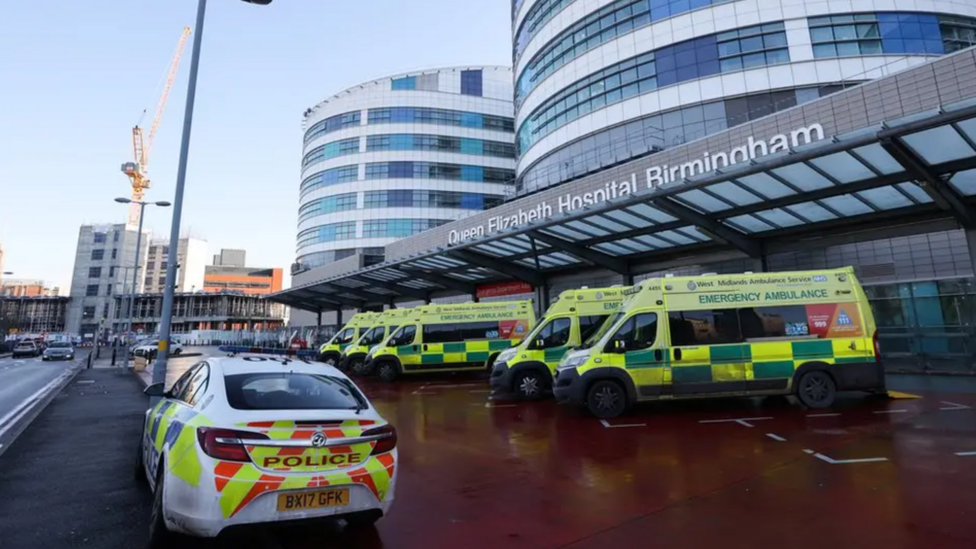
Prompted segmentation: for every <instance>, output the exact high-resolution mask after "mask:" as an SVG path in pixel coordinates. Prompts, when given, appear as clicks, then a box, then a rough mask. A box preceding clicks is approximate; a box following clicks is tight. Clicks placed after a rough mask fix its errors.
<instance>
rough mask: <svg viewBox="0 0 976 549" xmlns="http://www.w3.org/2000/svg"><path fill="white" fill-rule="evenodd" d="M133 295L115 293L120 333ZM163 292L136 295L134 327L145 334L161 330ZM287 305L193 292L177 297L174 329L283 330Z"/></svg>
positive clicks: (235, 294)
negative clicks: (130, 296) (130, 297)
mask: <svg viewBox="0 0 976 549" xmlns="http://www.w3.org/2000/svg"><path fill="white" fill-rule="evenodd" d="M128 307H129V296H127V295H117V296H115V313H116V314H115V323H114V324H113V326H112V330H113V331H114V332H116V333H118V332H121V331H123V330H124V329H125V326H124V322H125V319H126V318H127V317H128V310H129V309H128ZM162 310H163V295H162V294H141V295H136V296H135V305H134V309H133V311H134V314H133V318H132V329H133V330H134V331H137V332H138V331H142V332H143V333H155V332H157V331H158V330H159V323H160V321H161V318H162ZM284 322H285V306H284V305H281V304H279V303H274V302H272V301H267V300H265V299H264V298H262V297H259V296H250V295H245V294H243V293H241V292H221V293H192V294H189V293H187V294H176V295H174V296H173V319H172V325H171V329H170V330H171V332H172V333H174V334H180V333H188V332H192V331H194V330H279V329H281V328H282V327H283V326H284Z"/></svg>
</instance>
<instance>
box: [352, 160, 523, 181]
mask: <svg viewBox="0 0 976 549" xmlns="http://www.w3.org/2000/svg"><path fill="white" fill-rule="evenodd" d="M366 179H450V180H457V181H473V182H477V183H511V182H512V181H513V180H514V179H515V172H514V171H513V170H507V169H504V168H489V167H486V166H468V165H461V164H445V163H441V162H408V161H406V162H404V161H399V162H370V163H368V164H366Z"/></svg>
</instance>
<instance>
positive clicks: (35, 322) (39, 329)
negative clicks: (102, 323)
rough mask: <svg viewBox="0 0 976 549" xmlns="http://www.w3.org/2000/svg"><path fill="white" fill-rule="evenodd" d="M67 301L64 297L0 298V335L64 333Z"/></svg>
mask: <svg viewBox="0 0 976 549" xmlns="http://www.w3.org/2000/svg"><path fill="white" fill-rule="evenodd" d="M68 301H69V298H67V297H64V296H60V297H59V296H34V297H0V333H3V334H7V335H9V334H42V333H60V332H64V331H65V323H66V321H67V318H68Z"/></svg>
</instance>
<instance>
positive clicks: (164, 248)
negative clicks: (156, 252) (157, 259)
mask: <svg viewBox="0 0 976 549" xmlns="http://www.w3.org/2000/svg"><path fill="white" fill-rule="evenodd" d="M162 250H163V251H162V254H163V257H169V246H163V247H162Z"/></svg>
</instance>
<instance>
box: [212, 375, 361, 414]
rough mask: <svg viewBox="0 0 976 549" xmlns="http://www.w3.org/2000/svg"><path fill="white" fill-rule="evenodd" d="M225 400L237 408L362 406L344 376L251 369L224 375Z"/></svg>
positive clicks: (341, 407) (352, 408)
mask: <svg viewBox="0 0 976 549" xmlns="http://www.w3.org/2000/svg"><path fill="white" fill-rule="evenodd" d="M224 385H225V386H226V388H227V402H228V404H230V406H231V408H234V409H237V410H357V409H361V408H366V401H365V399H363V397H362V395H361V394H360V393H359V391H357V390H356V388H355V387H353V386H352V385H351V384H350V383H348V382H347V381H345V380H342V379H338V378H334V377H330V376H324V375H311V374H296V373H290V372H282V373H254V374H234V375H229V376H225V377H224Z"/></svg>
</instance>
